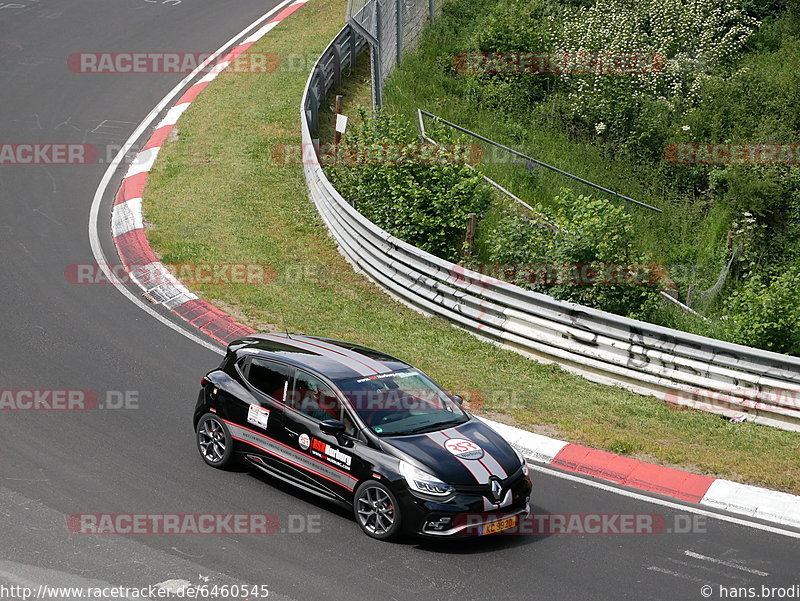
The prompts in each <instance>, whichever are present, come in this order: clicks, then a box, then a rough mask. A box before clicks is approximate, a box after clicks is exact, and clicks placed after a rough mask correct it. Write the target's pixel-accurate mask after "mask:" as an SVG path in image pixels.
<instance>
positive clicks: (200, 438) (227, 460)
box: [195, 413, 233, 469]
mask: <svg viewBox="0 0 800 601" xmlns="http://www.w3.org/2000/svg"><path fill="white" fill-rule="evenodd" d="M195 439H196V441H197V450H198V451H200V455H201V456H202V457H203V461H205V462H206V463H207V464H208V465H210V466H211V467H216V468H220V469H222V468H225V467H228V466H229V465H230V464H231V463H232V460H233V437H232V436H231V433H230V430H228V426H226V425H225V422H224V421H222V419H220V417H219V416H217V415H215V414H213V413H206V414H205V415H203V417H201V418H200V421H198V422H197V428H196V437H195Z"/></svg>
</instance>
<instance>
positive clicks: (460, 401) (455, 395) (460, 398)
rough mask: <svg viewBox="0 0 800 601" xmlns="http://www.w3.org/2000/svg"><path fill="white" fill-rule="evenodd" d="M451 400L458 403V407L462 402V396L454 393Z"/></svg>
mask: <svg viewBox="0 0 800 601" xmlns="http://www.w3.org/2000/svg"><path fill="white" fill-rule="evenodd" d="M453 400H454V401H455V402H456V403H457V404H458V406H459V407H460V406H461V405H463V404H464V397H462V396H461V395H460V394H454V395H453Z"/></svg>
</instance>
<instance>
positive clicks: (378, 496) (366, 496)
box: [353, 480, 401, 541]
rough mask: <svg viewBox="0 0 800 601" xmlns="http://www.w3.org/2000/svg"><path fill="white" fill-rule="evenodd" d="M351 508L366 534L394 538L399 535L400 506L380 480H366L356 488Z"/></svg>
mask: <svg viewBox="0 0 800 601" xmlns="http://www.w3.org/2000/svg"><path fill="white" fill-rule="evenodd" d="M353 510H354V512H355V515H356V520H357V521H358V525H359V526H361V529H362V530H363V531H364V533H365V534H366V535H367V536H370V537H372V538H376V539H378V540H385V541H389V540H394V539H396V538H397V537H398V536H399V535H400V523H401V515H400V507H399V506H398V504H397V498H396V497H395V496H394V494H393V493H392V491H391V490H389V489H388V488H387V487H385V486H384V485H383V484H381V483H380V482H376V481H375V480H367V481H366V482H364V483H363V484H362V485H361V486H359V487H358V489H357V490H356V495H355V500H354V501H353Z"/></svg>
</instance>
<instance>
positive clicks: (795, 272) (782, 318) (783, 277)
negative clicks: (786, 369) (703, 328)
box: [722, 265, 800, 353]
mask: <svg viewBox="0 0 800 601" xmlns="http://www.w3.org/2000/svg"><path fill="white" fill-rule="evenodd" d="M798 294H800V267H798V266H797V265H794V266H792V267H790V268H789V269H788V270H786V271H785V272H783V273H780V274H778V275H776V276H774V277H772V278H771V279H770V278H768V277H767V276H765V275H762V274H757V275H754V276H752V277H751V278H750V279H748V280H747V281H746V282H745V283H744V285H743V286H742V287H741V288H739V289H738V290H736V291H734V292H733V294H732V295H731V296H730V297H729V298H728V299H727V301H726V303H725V309H726V313H725V314H724V315H723V316H722V318H723V321H724V322H725V323H726V329H727V330H728V336H729V337H730V338H731V339H732V340H733V341H734V342H739V343H741V344H747V345H751V346H756V347H759V348H763V349H767V350H770V351H775V352H778V353H792V352H795V353H796V352H797V349H800V302H798Z"/></svg>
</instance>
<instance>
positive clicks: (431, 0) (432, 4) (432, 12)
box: [428, 0, 436, 23]
mask: <svg viewBox="0 0 800 601" xmlns="http://www.w3.org/2000/svg"><path fill="white" fill-rule="evenodd" d="M428 13H429V16H430V18H431V23H433V22H434V21H435V20H436V0H428Z"/></svg>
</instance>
